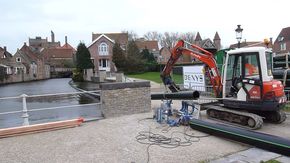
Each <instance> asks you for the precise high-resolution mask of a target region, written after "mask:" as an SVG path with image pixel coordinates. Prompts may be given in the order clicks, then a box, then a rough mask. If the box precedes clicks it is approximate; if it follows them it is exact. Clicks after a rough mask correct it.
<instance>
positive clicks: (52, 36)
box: [51, 31, 54, 43]
mask: <svg viewBox="0 0 290 163" xmlns="http://www.w3.org/2000/svg"><path fill="white" fill-rule="evenodd" d="M51 42H53V43H54V33H53V31H51Z"/></svg>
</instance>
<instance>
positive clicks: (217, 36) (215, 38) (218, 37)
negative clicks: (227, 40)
mask: <svg viewBox="0 0 290 163" xmlns="http://www.w3.org/2000/svg"><path fill="white" fill-rule="evenodd" d="M213 40H221V38H220V36H219V34H218V32H216V33H215V35H214V38H213Z"/></svg>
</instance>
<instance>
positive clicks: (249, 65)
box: [161, 40, 286, 129]
mask: <svg viewBox="0 0 290 163" xmlns="http://www.w3.org/2000/svg"><path fill="white" fill-rule="evenodd" d="M185 44H188V45H190V46H189V47H190V48H186V46H185ZM182 55H190V56H192V57H193V58H195V59H198V60H199V61H201V62H202V63H204V64H205V65H206V66H205V68H206V71H207V73H206V74H207V75H208V77H209V79H210V82H211V85H212V87H213V90H214V94H215V96H216V98H217V101H218V103H207V104H204V105H201V106H202V108H203V109H206V110H207V115H208V116H209V117H210V118H213V119H218V120H222V121H226V122H230V123H234V124H238V125H240V126H243V127H247V128H251V129H258V128H261V127H262V124H263V120H265V121H269V122H273V123H282V122H283V121H285V119H286V114H285V112H283V111H282V108H283V107H284V106H285V104H286V96H285V93H284V87H283V85H282V83H281V82H280V81H278V80H274V79H273V76H272V72H271V67H272V52H271V51H270V50H269V49H267V48H264V47H250V48H239V49H234V50H230V51H228V52H227V53H226V59H225V64H224V65H223V66H222V70H221V71H222V75H220V72H219V70H218V67H217V64H216V61H215V58H214V54H213V53H211V52H209V51H207V50H205V49H203V48H201V47H199V46H197V45H194V44H191V43H188V42H185V41H184V40H179V41H178V42H177V43H176V45H175V46H174V47H173V48H172V50H171V56H170V59H169V60H168V62H167V64H166V65H165V67H164V69H163V71H162V73H161V79H162V81H163V83H164V85H166V86H167V87H168V88H169V89H170V90H171V92H181V91H182V90H181V89H180V88H179V86H177V85H176V84H175V83H174V81H173V80H172V78H171V76H170V73H171V71H172V68H173V66H174V64H175V63H176V61H177V60H178V59H179V57H180V56H182Z"/></svg>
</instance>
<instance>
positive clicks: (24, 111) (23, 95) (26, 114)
mask: <svg viewBox="0 0 290 163" xmlns="http://www.w3.org/2000/svg"><path fill="white" fill-rule="evenodd" d="M21 97H22V106H23V110H22V112H23V114H22V116H21V117H22V118H23V126H28V125H29V120H28V117H29V115H28V111H27V105H26V97H27V95H26V94H22V95H21Z"/></svg>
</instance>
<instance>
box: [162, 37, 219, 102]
mask: <svg viewBox="0 0 290 163" xmlns="http://www.w3.org/2000/svg"><path fill="white" fill-rule="evenodd" d="M185 43H187V44H189V45H190V46H191V47H192V48H193V50H192V49H188V48H185V46H184V45H185ZM183 54H184V55H190V56H192V57H194V58H196V59H198V60H200V61H201V62H203V63H205V64H206V65H207V67H208V69H207V71H208V73H207V74H208V76H209V79H210V82H211V84H212V86H213V89H214V92H215V95H216V97H220V96H221V92H222V84H221V76H220V74H219V71H218V69H217V64H216V61H215V59H214V56H213V54H212V53H210V52H209V51H207V50H205V49H203V48H201V47H199V46H197V45H194V44H190V43H188V42H185V41H184V40H179V41H178V42H177V44H176V45H175V46H174V48H173V49H172V51H171V56H170V58H169V60H168V62H167V64H166V65H165V67H164V69H163V71H162V73H161V75H160V76H161V79H162V81H163V83H164V85H166V86H168V88H169V89H170V90H171V91H172V92H178V91H180V88H179V87H178V86H177V85H176V84H175V83H174V82H173V80H172V78H171V76H170V73H171V70H172V68H173V66H174V64H175V63H176V61H177V60H178V59H179V57H180V56H181V55H183Z"/></svg>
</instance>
